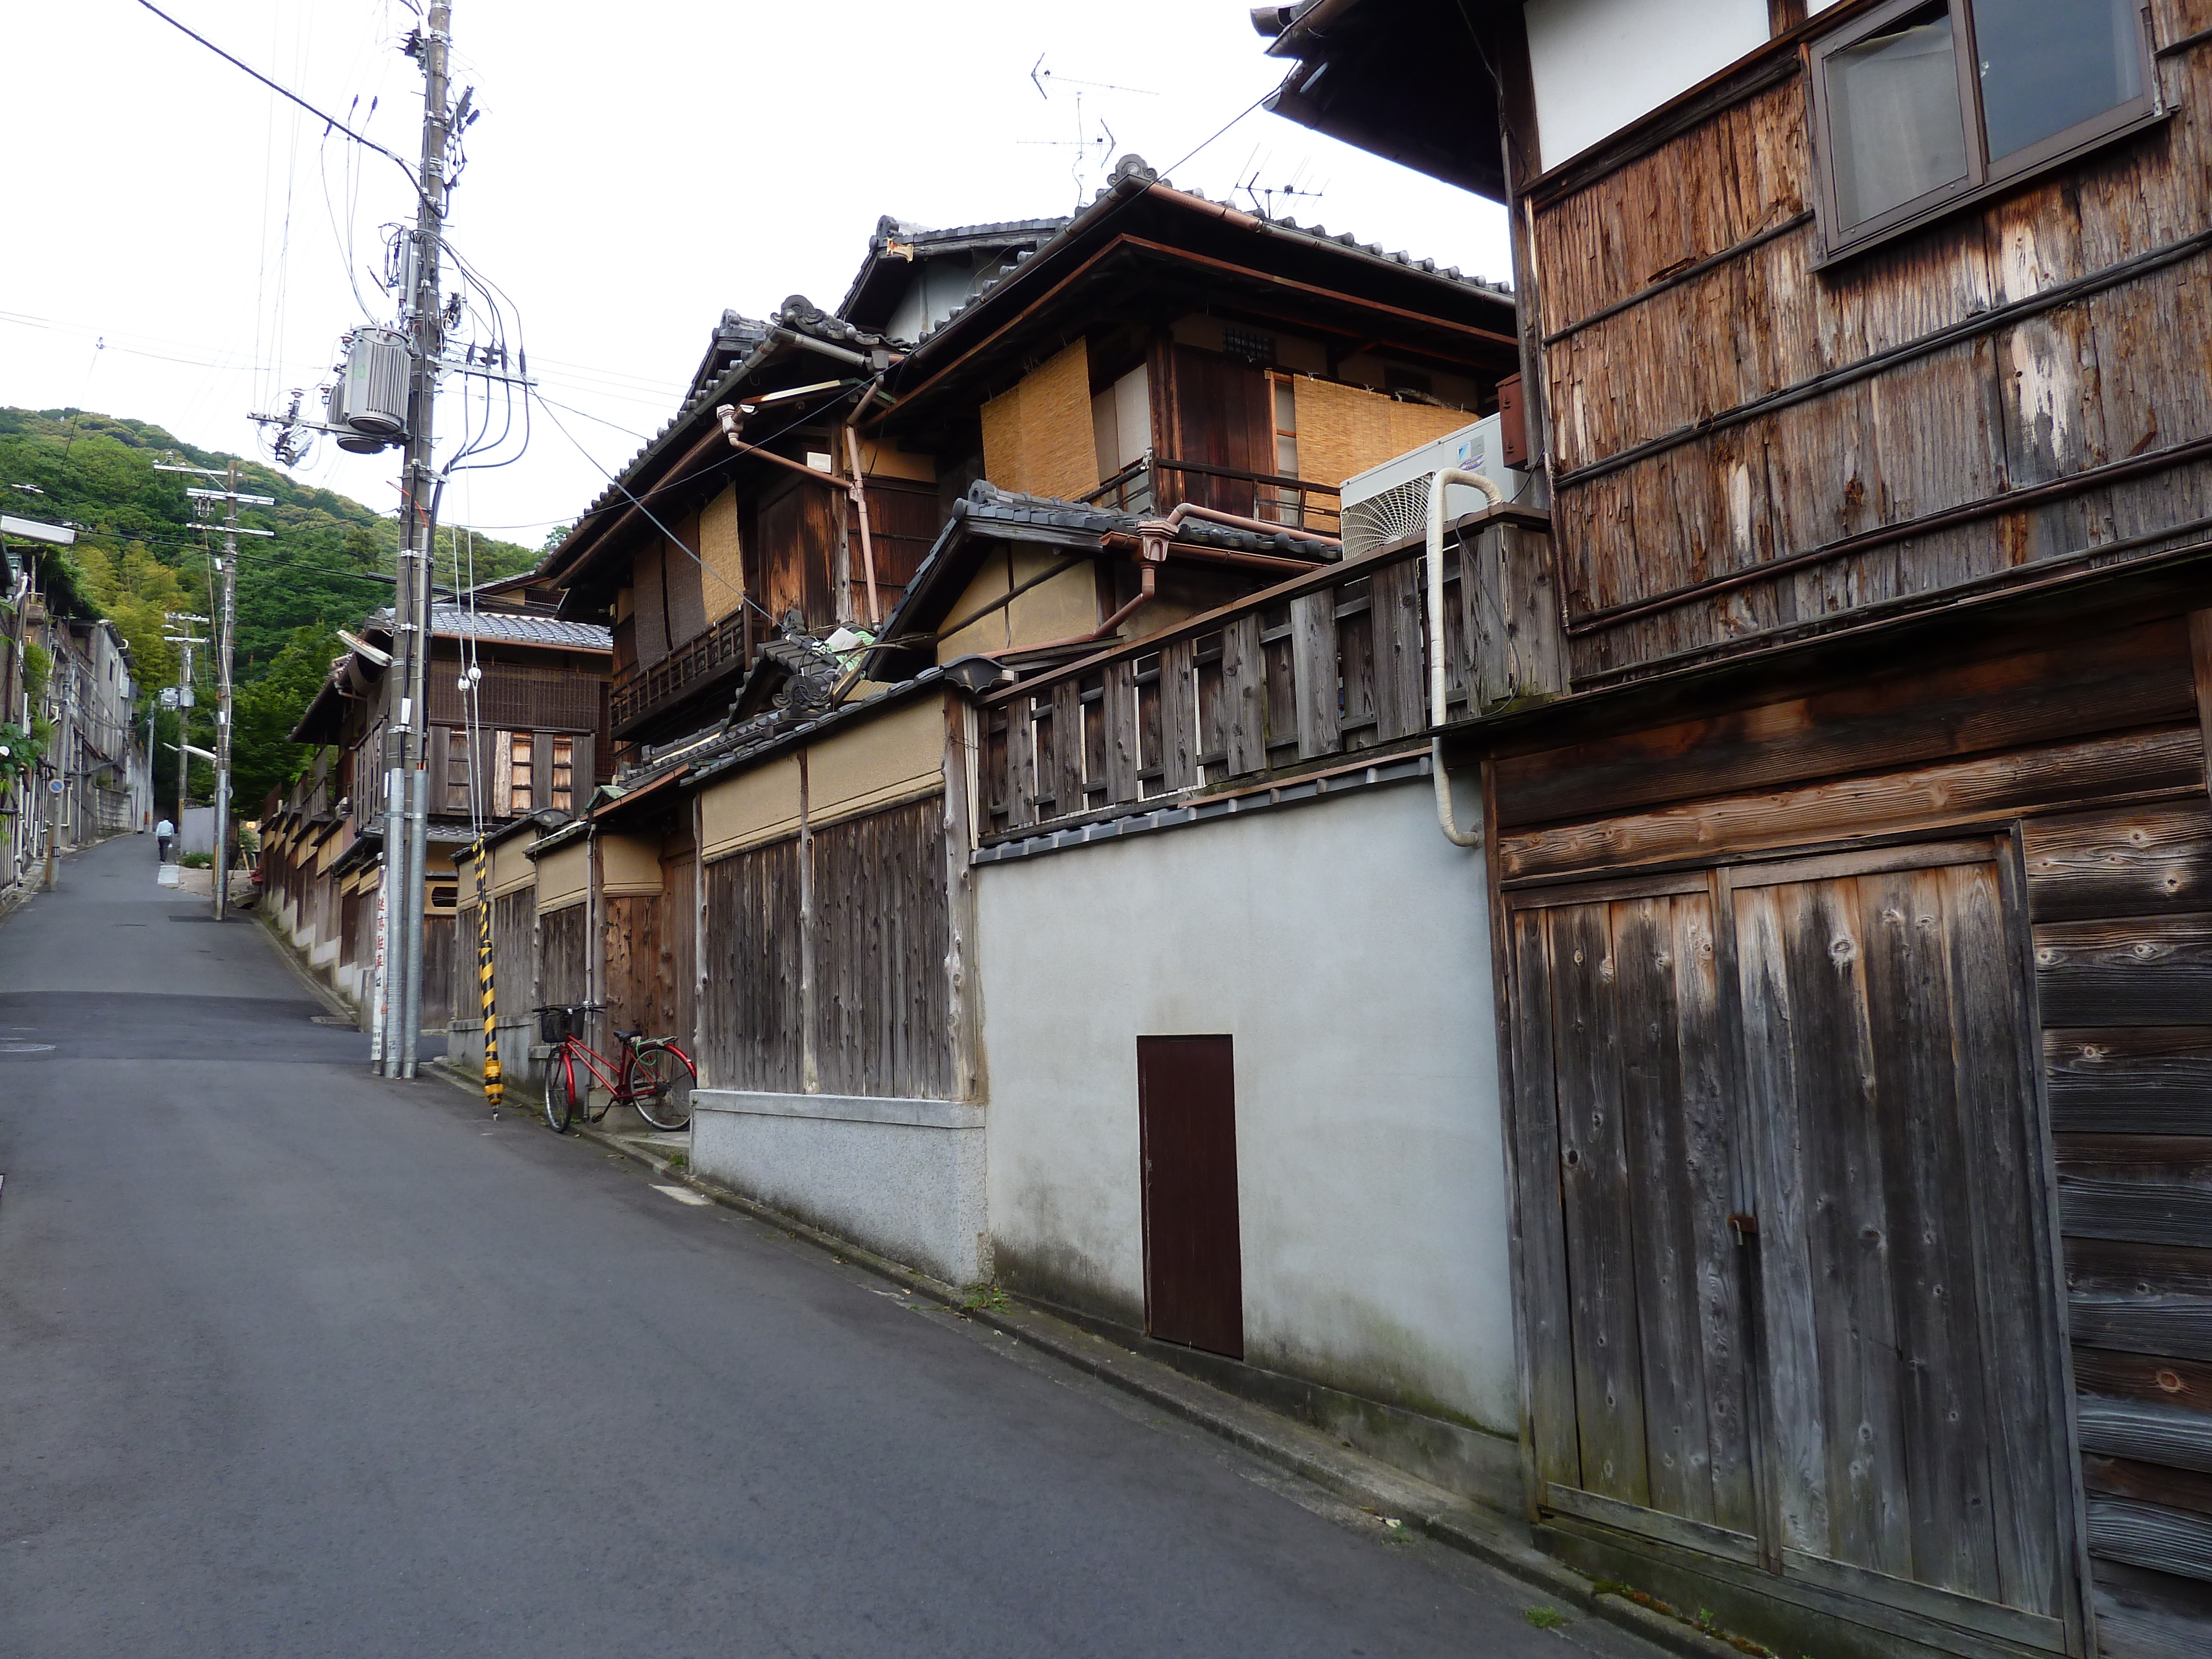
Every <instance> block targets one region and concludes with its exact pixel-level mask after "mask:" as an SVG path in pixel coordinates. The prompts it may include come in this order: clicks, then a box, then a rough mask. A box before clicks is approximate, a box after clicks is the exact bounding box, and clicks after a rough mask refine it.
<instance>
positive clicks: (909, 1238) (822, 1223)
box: [690, 1089, 988, 1285]
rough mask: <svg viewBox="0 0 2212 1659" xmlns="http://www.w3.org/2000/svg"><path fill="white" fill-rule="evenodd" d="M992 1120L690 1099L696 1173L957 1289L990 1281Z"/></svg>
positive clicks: (872, 1103)
mask: <svg viewBox="0 0 2212 1659" xmlns="http://www.w3.org/2000/svg"><path fill="white" fill-rule="evenodd" d="M984 1152H985V1148H984V1144H983V1114H982V1109H981V1108H980V1107H976V1106H971V1105H963V1104H960V1103H956V1102H951V1101H943V1100H896V1099H866V1098H860V1097H854V1096H848V1095H786V1094H758V1093H752V1092H750V1091H743V1090H738V1089H699V1090H695V1091H693V1092H692V1096H691V1154H690V1156H691V1167H692V1168H693V1169H694V1170H696V1171H697V1172H698V1173H699V1174H701V1175H702V1176H706V1177H707V1178H708V1180H710V1181H718V1182H721V1183H722V1184H723V1185H724V1186H726V1187H728V1188H732V1189H733V1190H734V1191H737V1192H739V1193H743V1194H744V1195H745V1196H746V1197H748V1198H754V1199H757V1200H760V1201H761V1202H762V1203H763V1204H767V1205H770V1206H774V1207H775V1208H776V1209H779V1210H783V1211H787V1212H789V1213H791V1214H793V1215H795V1216H797V1217H798V1218H799V1219H800V1220H802V1221H806V1222H811V1223H812V1224H813V1225H816V1226H818V1227H821V1228H823V1229H825V1230H826V1231H830V1232H833V1233H836V1234H838V1235H839V1236H841V1237H845V1238H849V1239H851V1240H853V1242H854V1243H857V1244H860V1245H864V1246H866V1248H867V1249H871V1250H873V1251H875V1252H877V1253H878V1255H887V1256H889V1257H890V1258H891V1259H892V1260H893V1261H902V1262H905V1263H906V1264H907V1265H908V1267H919V1268H921V1270H922V1271H923V1272H924V1273H931V1274H933V1275H934V1276H936V1277H937V1278H939V1279H944V1280H945V1281H946V1282H947V1283H949V1284H953V1285H973V1284H975V1283H977V1282H979V1281H980V1280H981V1279H985V1278H987V1276H988V1267H987V1264H986V1261H985V1259H984V1254H983V1252H984V1243H985V1241H984V1223H983V1205H984V1192H983V1159H984Z"/></svg>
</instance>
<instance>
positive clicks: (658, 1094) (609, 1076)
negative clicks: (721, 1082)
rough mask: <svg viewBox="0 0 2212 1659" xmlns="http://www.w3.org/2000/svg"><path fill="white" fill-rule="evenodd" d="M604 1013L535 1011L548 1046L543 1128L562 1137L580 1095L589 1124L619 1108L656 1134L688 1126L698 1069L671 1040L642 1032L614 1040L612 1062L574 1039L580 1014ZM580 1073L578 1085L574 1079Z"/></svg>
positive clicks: (555, 1007)
mask: <svg viewBox="0 0 2212 1659" xmlns="http://www.w3.org/2000/svg"><path fill="white" fill-rule="evenodd" d="M605 1011H606V1005H605V1003H603V1002H566V1003H555V1004H551V1005H549V1006H545V1007H543V1008H539V1009H538V1010H537V1011H536V1012H537V1015H538V1034H539V1035H540V1036H542V1037H544V1040H545V1041H546V1042H550V1043H551V1044H552V1045H553V1052H552V1053H551V1054H550V1055H548V1056H547V1057H546V1060H545V1121H546V1124H547V1126H548V1127H550V1128H551V1129H552V1131H553V1133H556V1134H563V1133H567V1131H568V1125H569V1122H570V1121H572V1120H573V1119H574V1116H575V1115H576V1109H577V1104H578V1099H579V1097H581V1100H582V1105H583V1110H584V1114H585V1116H586V1120H587V1121H590V1122H593V1123H596V1122H598V1121H599V1120H600V1119H601V1118H603V1117H605V1115H607V1108H608V1107H610V1106H613V1105H617V1104H621V1105H626V1106H635V1107H636V1108H637V1115H639V1116H640V1117H641V1118H643V1119H644V1120H645V1121H647V1123H650V1124H651V1125H652V1126H653V1127H654V1128H656V1129H669V1130H674V1129H681V1128H682V1127H684V1125H686V1124H688V1123H689V1122H690V1121H691V1091H692V1088H693V1086H694V1085H696V1084H697V1082H698V1081H699V1068H698V1067H697V1066H694V1065H693V1064H692V1063H691V1056H690V1055H689V1054H685V1053H684V1051H683V1050H682V1049H681V1048H678V1047H677V1046H676V1044H675V1043H674V1042H672V1041H671V1039H669V1038H667V1037H648V1036H645V1034H644V1033H643V1032H642V1031H617V1032H616V1033H615V1034H614V1036H615V1041H616V1042H617V1043H618V1044H619V1045H620V1053H619V1056H618V1057H617V1058H613V1059H611V1058H609V1057H608V1056H607V1055H605V1054H601V1053H599V1050H598V1049H596V1048H592V1045H591V1044H590V1043H588V1042H585V1041H584V1039H583V1038H582V1036H580V1035H579V1034H578V1028H579V1027H580V1026H581V1024H583V1017H584V1016H585V1015H586V1014H597V1013H604V1012H605ZM579 1069H580V1070H581V1071H582V1072H583V1073H585V1077H584V1078H582V1079H580V1078H579V1077H578V1075H577V1073H578V1071H579ZM586 1079H588V1080H586ZM593 1083H596V1084H598V1085H599V1087H600V1088H601V1089H602V1090H604V1091H605V1094H604V1095H603V1096H602V1097H601V1104H600V1106H599V1109H598V1110H596V1111H594V1110H592V1084H593ZM579 1084H581V1088H579V1086H578V1085H579Z"/></svg>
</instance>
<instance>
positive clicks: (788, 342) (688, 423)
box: [539, 294, 894, 586]
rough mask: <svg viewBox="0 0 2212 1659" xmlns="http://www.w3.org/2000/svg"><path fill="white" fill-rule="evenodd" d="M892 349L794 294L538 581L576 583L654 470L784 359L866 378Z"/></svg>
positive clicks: (582, 524)
mask: <svg viewBox="0 0 2212 1659" xmlns="http://www.w3.org/2000/svg"><path fill="white" fill-rule="evenodd" d="M893 349H894V348H893V346H892V343H891V342H890V341H888V340H886V339H885V338H884V337H883V336H882V335H880V334H873V333H870V332H869V331H867V330H866V329H860V328H855V327H854V326H853V325H851V324H849V323H848V322H846V321H844V320H843V319H842V318H838V317H836V316H832V315H830V314H829V313H827V312H824V311H823V310H822V309H821V308H820V307H818V306H816V305H815V304H814V303H813V302H812V301H810V300H808V299H807V297H806V296H805V295H803V294H794V295H791V296H790V297H789V298H787V300H785V301H784V302H783V304H782V305H781V307H778V308H777V311H776V313H775V316H774V317H773V318H771V319H769V332H768V335H767V337H766V338H764V339H763V341H762V342H761V343H760V344H759V345H758V346H757V347H756V348H754V349H753V350H751V351H750V352H749V353H747V354H746V356H744V359H743V361H741V362H738V364H737V365H736V366H735V367H733V368H732V369H731V370H730V371H729V373H728V374H725V375H723V376H722V377H721V379H720V380H717V381H715V382H714V384H713V385H712V386H704V387H702V388H701V389H699V390H698V391H696V392H692V393H691V394H690V396H689V397H687V398H684V402H683V404H681V406H679V407H678V410H677V411H676V413H675V414H674V415H673V416H670V417H669V419H668V420H667V421H666V422H664V423H663V424H662V426H661V428H660V430H659V432H657V433H655V434H654V435H653V436H652V437H651V438H649V439H647V441H646V442H645V444H644V446H643V447H641V448H640V449H639V450H638V452H637V453H636V454H635V455H633V456H631V457H630V459H629V460H628V461H627V462H625V463H624V464H623V468H622V471H619V472H617V474H616V475H615V477H614V480H613V482H611V483H609V484H608V486H607V487H606V489H604V490H602V491H600V493H599V495H598V496H596V497H595V498H594V499H593V500H592V503H591V505H590V506H588V507H586V508H585V509H584V511H583V512H582V513H580V515H579V516H578V518H577V520H576V524H575V527H574V528H573V529H572V530H570V531H569V532H568V537H567V538H566V539H564V540H563V541H562V544H561V545H560V546H559V547H557V548H556V549H555V550H553V553H552V555H551V556H550V557H549V558H547V559H546V561H545V562H544V564H543V565H542V566H540V567H539V574H540V575H541V576H542V577H543V578H544V580H546V581H548V582H550V583H552V584H553V585H555V586H562V585H563V584H565V583H567V582H569V581H573V580H574V578H575V576H576V574H577V572H578V570H579V568H580V567H581V566H583V565H584V564H585V563H586V562H589V560H590V558H591V557H592V555H593V554H594V553H595V552H596V551H597V544H598V543H599V539H600V537H601V536H602V535H603V534H604V532H605V527H606V526H607V525H609V524H611V523H612V522H613V521H614V520H616V519H617V518H618V517H619V516H620V513H619V509H621V508H623V507H627V506H629V504H630V501H631V500H632V498H633V495H634V493H635V491H636V489H638V487H639V486H640V485H641V484H642V483H646V482H647V475H648V474H651V473H652V472H653V468H654V466H655V465H656V464H657V463H659V462H661V461H663V460H665V459H667V458H668V457H669V456H670V455H671V453H678V452H680V451H681V450H682V449H683V448H684V447H687V446H689V445H692V444H696V442H697V441H698V440H697V434H698V428H699V427H700V425H701V424H702V422H711V421H712V420H713V419H714V408H715V406H716V405H717V404H725V403H731V402H734V401H735V400H736V398H737V396H738V389H739V388H740V387H741V386H744V384H745V382H746V381H748V380H750V379H752V378H753V377H754V376H755V375H756V374H759V373H760V372H761V371H762V370H763V369H765V368H767V367H768V366H769V365H770V364H771V363H773V362H776V361H777V360H778V359H779V358H781V357H783V356H786V355H787V354H789V353H791V352H793V351H808V350H811V351H813V352H815V353H816V354H817V355H826V356H829V357H831V358H832V359H833V360H836V361H839V362H843V363H844V364H845V365H846V370H847V374H848V376H861V377H865V376H868V375H872V374H876V373H878V363H877V362H876V359H877V357H878V356H879V355H884V356H886V361H887V354H889V353H890V352H891V351H892V350H893ZM648 493H649V492H648Z"/></svg>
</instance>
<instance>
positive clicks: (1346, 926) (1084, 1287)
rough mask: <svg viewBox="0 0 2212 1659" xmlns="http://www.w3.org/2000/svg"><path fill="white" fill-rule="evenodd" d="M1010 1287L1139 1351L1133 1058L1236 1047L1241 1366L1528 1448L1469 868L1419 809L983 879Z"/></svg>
mask: <svg viewBox="0 0 2212 1659" xmlns="http://www.w3.org/2000/svg"><path fill="white" fill-rule="evenodd" d="M976 875H977V882H976V899H977V910H978V926H977V930H976V932H977V956H978V971H979V975H980V978H981V989H982V1001H983V1010H984V1036H985V1043H986V1047H987V1065H988V1068H989V1076H990V1087H991V1104H990V1113H989V1121H988V1130H987V1133H988V1137H989V1148H990V1158H989V1176H988V1180H989V1191H990V1217H991V1231H992V1239H993V1244H994V1252H995V1256H996V1260H997V1263H998V1266H999V1267H1000V1272H1001V1274H1002V1276H1003V1277H1005V1278H1006V1280H1007V1282H1008V1283H1009V1284H1010V1285H1016V1286H1018V1287H1019V1288H1023V1289H1026V1290H1031V1291H1036V1293H1039V1294H1044V1295H1048V1296H1049V1295H1054V1294H1057V1295H1058V1296H1059V1297H1061V1298H1062V1299H1065V1300H1067V1301H1069V1302H1072V1303H1073V1304H1076V1305H1078V1306H1082V1307H1088V1308H1090V1309H1091V1310H1094V1311H1097V1312H1099V1313H1102V1314H1106V1315H1109V1316H1116V1317H1120V1318H1121V1319H1123V1320H1125V1321H1127V1322H1130V1323H1138V1322H1141V1318H1142V1313H1143V1307H1144V1254H1143V1249H1144V1247H1143V1242H1142V1233H1141V1226H1142V1204H1143V1200H1142V1196H1141V1194H1140V1192H1139V1185H1138V1180H1139V1172H1138V1152H1137V1146H1138V1135H1137V1078H1136V1039H1137V1038H1138V1037H1139V1036H1162V1035H1174V1034H1178V1033H1182V1034H1197V1033H1207V1032H1227V1033H1229V1034H1230V1035H1231V1036H1233V1037H1234V1038H1235V1040H1236V1048H1235V1069H1236V1090H1237V1187H1238V1200H1237V1202H1238V1210H1239V1225H1240V1229H1241V1233H1242V1249H1243V1276H1244V1326H1245V1344H1246V1352H1245V1357H1246V1358H1247V1359H1248V1360H1249V1361H1250V1362H1251V1363H1253V1364H1258V1365H1264V1366H1267V1367H1268V1368H1269V1369H1271V1370H1280V1371H1286V1372H1290V1373H1292V1374H1294V1375H1297V1376H1304V1377H1307V1378H1309V1379H1310V1380H1313V1381H1316V1382H1319V1383H1326V1384H1328V1385H1330V1386H1332V1387H1335V1388H1339V1389H1345V1390H1347V1391H1349V1392H1352V1393H1355V1394H1360V1395H1366V1396H1368V1397H1370V1398H1376V1399H1381V1400H1383V1401H1387V1402H1389V1403H1392V1404H1397V1405H1403V1406H1407V1407H1412V1408H1413V1409H1416V1410H1423V1411H1428V1412H1431V1413H1437V1412H1439V1411H1441V1412H1442V1413H1446V1414H1449V1415H1454V1416H1459V1417H1463V1418H1467V1419H1473V1420H1474V1422H1475V1423H1476V1424H1478V1425H1481V1426H1483V1427H1486V1428H1489V1429H1492V1430H1495V1431H1499V1432H1502V1433H1506V1434H1511V1433H1514V1432H1516V1427H1517V1424H1518V1419H1519V1410H1518V1400H1517V1393H1516V1383H1515V1371H1514V1363H1513V1319H1512V1301H1511V1286H1510V1275H1509V1273H1508V1267H1507V1257H1506V1222H1507V1215H1506V1199H1505V1183H1504V1161H1503V1151H1502V1140H1501V1124H1500V1120H1499V1112H1498V1065H1497V1054H1496V1024H1495V1019H1496V1017H1495V1014H1494V1012H1493V1003H1492V994H1491V971H1490V943H1489V911H1488V907H1487V903H1486V899H1485V896H1484V873H1483V864H1482V858H1481V854H1480V853H1479V852H1473V853H1470V852H1466V851H1462V850H1461V849H1459V848H1454V847H1453V846H1451V845H1450V844H1449V842H1446V841H1445V840H1444V838H1443V836H1442V835H1441V834H1440V833H1439V832H1438V830H1437V823H1436V812H1435V806H1434V797H1433V796H1432V794H1431V792H1430V787H1429V785H1428V783H1427V782H1426V781H1425V780H1424V781H1420V782H1418V783H1414V784H1411V785H1405V786H1398V787H1389V788H1383V789H1374V790H1368V791H1364V792H1361V793H1357V794H1352V795H1346V796H1342V797H1340V798H1338V799H1334V800H1328V801H1324V802H1322V803H1319V804H1316V805H1310V806H1303V807H1297V808H1292V809H1289V810H1284V811H1274V812H1267V813H1261V814H1256V815H1254V816H1252V817H1237V818H1222V819H1217V820H1214V821H1212V822H1210V823H1201V824H1195V825H1192V826H1190V827H1188V828H1186V829H1174V830H1170V831H1166V832H1164V833H1159V834H1153V835H1146V836H1131V837H1128V838H1127V839H1126V840H1118V841H1110V842H1093V843H1091V844H1090V845H1088V846H1085V847H1082V848H1070V849H1068V850H1066V851H1064V852H1060V853H1054V854H1047V855H1044V856H1042V857H1035V858H1030V859H1024V860H1009V861H1006V862H1004V863H994V864H987V865H985V866H981V868H979V869H978V871H977V872H976Z"/></svg>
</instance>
